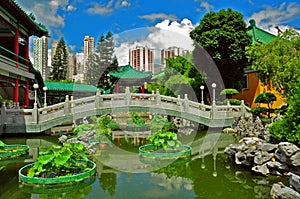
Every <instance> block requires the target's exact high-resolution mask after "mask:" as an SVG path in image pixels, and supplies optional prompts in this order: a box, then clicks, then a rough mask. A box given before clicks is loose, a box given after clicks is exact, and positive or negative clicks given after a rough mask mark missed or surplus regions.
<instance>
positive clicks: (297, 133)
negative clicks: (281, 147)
mask: <svg viewBox="0 0 300 199" xmlns="http://www.w3.org/2000/svg"><path fill="white" fill-rule="evenodd" d="M290 92H291V93H292V95H290V96H289V98H288V100H287V102H288V108H287V112H286V115H284V116H283V118H282V119H280V120H278V121H276V122H273V123H272V125H271V126H270V128H269V131H270V134H271V136H272V137H273V138H275V139H276V140H278V141H283V142H284V141H289V142H293V143H296V144H298V145H299V144H300V106H299V103H300V78H299V79H298V82H297V83H295V85H294V87H293V88H292V89H291V91H290Z"/></svg>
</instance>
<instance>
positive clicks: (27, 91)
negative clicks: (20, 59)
mask: <svg viewBox="0 0 300 199" xmlns="http://www.w3.org/2000/svg"><path fill="white" fill-rule="evenodd" d="M25 59H26V60H27V62H26V65H27V69H26V71H27V72H29V37H26V44H25ZM25 87H26V88H25V102H24V105H25V107H27V106H29V79H28V80H27V81H26V83H25Z"/></svg>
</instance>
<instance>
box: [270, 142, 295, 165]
mask: <svg viewBox="0 0 300 199" xmlns="http://www.w3.org/2000/svg"><path fill="white" fill-rule="evenodd" d="M298 150H299V148H298V147H297V146H296V145H294V144H292V143H289V142H280V143H279V144H278V147H277V150H276V151H275V157H276V158H277V159H278V160H279V161H280V162H283V163H290V157H291V156H292V155H293V154H294V153H295V152H297V151H298Z"/></svg>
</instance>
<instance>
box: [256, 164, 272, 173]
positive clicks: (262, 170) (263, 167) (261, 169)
mask: <svg viewBox="0 0 300 199" xmlns="http://www.w3.org/2000/svg"><path fill="white" fill-rule="evenodd" d="M252 171H254V172H256V173H260V174H262V175H265V176H267V175H269V174H270V170H269V168H268V166H267V164H263V165H256V166H254V167H252Z"/></svg>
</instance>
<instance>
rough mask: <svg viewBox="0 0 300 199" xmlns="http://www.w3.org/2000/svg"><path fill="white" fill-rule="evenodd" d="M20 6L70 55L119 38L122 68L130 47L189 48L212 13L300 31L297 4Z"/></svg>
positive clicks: (46, 1) (55, 1)
mask: <svg viewBox="0 0 300 199" xmlns="http://www.w3.org/2000/svg"><path fill="white" fill-rule="evenodd" d="M16 2H17V3H18V4H19V5H20V6H21V7H22V9H24V11H25V12H27V13H31V12H32V13H33V14H34V16H35V17H36V19H37V21H38V22H40V23H42V24H44V25H45V26H46V27H47V29H48V30H49V33H50V34H51V37H50V38H49V43H51V40H54V39H55V40H59V39H60V38H61V37H63V38H64V40H65V41H66V44H67V46H68V49H69V50H70V51H71V52H72V53H82V52H83V47H84V44H83V38H84V36H86V35H89V36H92V37H94V38H95V43H96V42H98V40H99V37H100V35H101V34H103V35H105V34H106V33H107V32H108V31H110V32H112V33H113V34H114V36H115V38H116V40H119V41H117V42H116V43H117V45H116V49H115V52H116V54H117V55H118V56H117V58H118V60H119V62H120V63H121V65H123V64H124V63H126V62H128V58H127V59H126V57H128V49H130V48H133V47H135V46H137V45H146V44H149V45H150V46H152V47H153V48H157V49H159V48H161V49H162V48H168V47H171V46H179V47H182V48H184V49H187V50H191V49H189V47H190V48H191V46H192V41H191V39H190V38H189V32H190V31H191V30H192V29H194V28H195V27H196V26H197V25H199V23H200V20H201V18H202V17H203V16H204V15H205V14H206V13H207V12H209V11H219V10H220V9H228V8H231V9H233V10H236V11H238V12H240V13H242V14H243V15H244V20H245V22H246V23H247V25H249V20H250V19H254V20H255V21H256V24H257V26H258V27H259V28H262V29H264V30H266V31H268V32H270V33H272V34H276V33H277V29H276V28H275V27H276V26H278V27H279V28H281V29H282V30H285V29H286V28H287V27H288V26H291V27H295V28H300V3H296V2H294V1H293V0H288V1H279V0H272V1H271V0H262V1H260V0H239V1H229V0H224V1H216V0H206V1H204V0H193V1H186V0H177V1H176V2H173V3H169V1H158V0H153V1H145V0H135V1H132V0H105V1H104V0H101V1H97V2H95V1H92V0H81V1H78V0H32V1H27V0H16ZM45 13H47V14H45ZM166 31H168V32H166ZM174 34H175V35H176V34H180V35H182V37H186V38H184V39H180V40H178V39H177V41H174V40H171V38H172V37H177V36H174ZM176 42H177V43H176ZM178 43H179V44H178ZM154 44H155V45H156V46H154ZM180 44H182V45H180ZM49 49H50V47H49ZM31 52H32V50H31Z"/></svg>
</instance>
